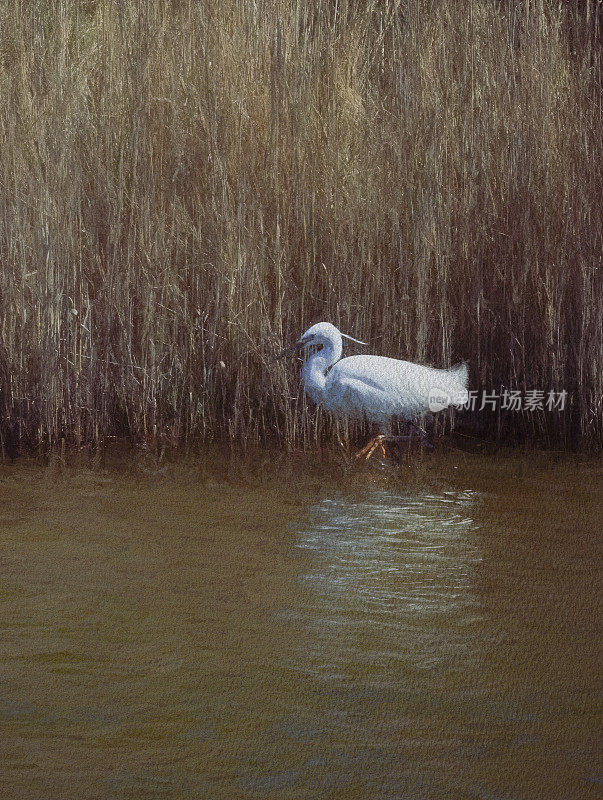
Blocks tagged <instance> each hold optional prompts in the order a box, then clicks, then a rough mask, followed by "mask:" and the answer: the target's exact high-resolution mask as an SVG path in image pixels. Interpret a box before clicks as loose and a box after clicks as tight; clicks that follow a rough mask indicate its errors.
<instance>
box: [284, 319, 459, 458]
mask: <svg viewBox="0 0 603 800" xmlns="http://www.w3.org/2000/svg"><path fill="white" fill-rule="evenodd" d="M342 339H348V340H350V341H352V342H357V343H358V344H362V345H364V344H366V343H365V342H361V341H359V340H358V339H354V338H353V337H352V336H347V335H346V334H345V333H341V331H339V330H338V329H337V328H336V327H335V325H332V324H331V323H330V322H318V323H317V324H316V325H312V327H311V328H308V330H307V331H306V332H305V333H304V335H303V336H302V337H301V339H300V340H299V341H298V342H296V344H295V345H294V348H295V351H296V352H297V353H298V354H302V355H303V359H304V366H303V370H302V379H303V384H304V390H305V392H306V394H308V395H309V396H310V397H311V398H312V400H314V402H315V403H317V404H319V403H322V405H323V406H324V407H325V408H326V410H327V411H330V412H331V413H332V414H333V416H334V417H335V418H336V419H337V420H338V421H339V420H362V419H365V420H367V421H368V422H372V423H376V424H377V425H379V428H380V433H379V434H378V435H377V436H375V437H374V438H373V439H371V441H370V442H369V443H368V444H367V445H366V447H364V448H363V449H362V450H360V452H359V453H357V454H356V457H359V456H364V457H365V458H367V459H368V458H370V456H371V455H372V454H373V453H374V451H375V450H376V449H377V448H379V450H380V451H381V453H383V454H385V448H384V442H385V441H386V440H388V439H389V440H393V439H397V438H401V437H393V436H392V422H393V419H394V418H395V417H397V418H399V419H401V420H404V421H405V422H408V423H411V424H413V423H416V422H417V421H418V420H420V419H422V418H423V417H424V416H425V415H426V414H428V413H433V412H435V411H441V410H442V409H444V408H447V407H448V406H458V405H463V404H465V403H466V402H467V399H468V393H467V381H468V371H467V364H466V363H463V364H458V365H457V366H455V367H451V368H450V369H434V368H433V367H425V366H423V365H421V364H413V363H411V362H409V361H400V360H399V359H396V358H386V357H385V356H373V355H370V356H369V355H362V356H348V357H347V358H341V354H342V351H343V341H342Z"/></svg>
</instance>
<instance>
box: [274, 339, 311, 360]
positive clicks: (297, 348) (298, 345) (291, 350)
mask: <svg viewBox="0 0 603 800" xmlns="http://www.w3.org/2000/svg"><path fill="white" fill-rule="evenodd" d="M305 345H306V341H305V340H304V339H300V340H299V342H295V344H290V345H289V347H285V349H284V350H283V351H282V353H281V354H280V355H278V356H277V359H280V358H290V357H291V356H299V354H300V353H301V351H302V350H303V349H304V347H305Z"/></svg>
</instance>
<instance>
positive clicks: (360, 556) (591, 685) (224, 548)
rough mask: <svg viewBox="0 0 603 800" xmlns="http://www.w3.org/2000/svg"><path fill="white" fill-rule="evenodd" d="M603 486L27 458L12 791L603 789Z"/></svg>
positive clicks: (9, 551) (200, 793) (14, 593)
mask: <svg viewBox="0 0 603 800" xmlns="http://www.w3.org/2000/svg"><path fill="white" fill-rule="evenodd" d="M315 462H316V463H315ZM600 490H601V484H600V473H599V467H598V464H597V463H595V462H592V461H588V460H580V459H577V458H573V457H569V456H564V457H558V456H554V457H553V456H550V455H539V456H525V455H524V456H521V455H509V456H486V455H475V454H473V455H472V454H466V453H459V454H454V453H452V454H446V455H441V454H437V453H435V454H432V455H429V456H421V457H420V458H419V457H418V461H417V463H414V462H413V461H412V459H411V460H410V461H409V462H408V463H404V464H402V465H401V466H394V465H387V466H385V467H381V466H379V465H378V464H377V465H371V464H369V465H364V466H360V467H358V466H349V465H347V466H346V465H345V464H344V465H343V466H342V465H341V464H339V463H335V462H332V463H331V462H326V463H325V462H324V461H322V462H318V460H317V458H315V456H313V455H312V454H310V455H306V456H304V457H294V456H284V455H282V454H277V453H269V452H266V453H264V454H256V455H254V456H253V457H247V459H243V458H238V457H232V456H226V457H224V458H222V457H221V456H220V455H219V454H217V453H212V454H211V455H210V454H208V455H207V456H206V457H202V458H200V459H199V460H198V462H187V463H178V464H171V465H169V466H167V467H165V469H164V471H162V472H158V473H157V474H154V475H149V474H147V471H141V470H139V469H137V468H136V465H135V464H134V465H132V467H131V468H125V467H123V466H121V467H115V468H114V467H111V468H103V469H101V468H98V467H97V468H96V469H85V468H71V467H64V466H63V467H60V466H56V465H55V466H54V467H53V468H44V467H40V466H37V465H33V464H27V463H24V464H15V465H6V466H4V467H1V468H0V554H1V560H2V564H1V576H0V577H1V580H0V625H1V627H2V636H1V638H0V651H1V659H0V795H1V796H2V797H7V798H8V797H10V798H45V799H48V798H52V799H54V798H61V799H63V798H64V799H65V800H68V799H69V798H78V800H85V799H87V798H137V799H138V798H191V799H192V798H195V799H197V798H211V799H212V800H214V798H215V799H216V800H221V799H222V798H224V799H225V800H226V799H228V800H236V799H237V798H250V799H253V798H267V799H271V798H310V799H313V798H342V799H343V798H346V799H347V798H370V800H394V799H395V800H403V799H404V800H432V798H433V799H434V800H435V799H436V798H453V800H463V799H464V798H467V799H473V798H479V799H483V800H494V799H496V800H523V799H525V800H529V799H532V798H533V799H534V800H536V798H539V799H540V798H568V799H569V798H591V797H593V798H594V797H596V796H600V795H599V794H598V793H599V792H600V791H601V783H602V782H603V778H602V773H601V765H600V761H599V756H600V750H599V724H598V721H599V717H598V713H599V711H600V705H598V704H599V702H600V688H601V683H600V677H601V676H600V656H601V651H600V645H599V642H600V620H601V617H600V605H599V603H600V600H599V598H600V584H599V575H600V572H599V569H600V541H601V502H600V500H601V497H600Z"/></svg>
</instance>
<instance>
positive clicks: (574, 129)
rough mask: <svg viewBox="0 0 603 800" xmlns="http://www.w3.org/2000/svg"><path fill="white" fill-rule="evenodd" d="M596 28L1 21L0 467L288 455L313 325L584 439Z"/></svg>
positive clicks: (458, 17) (108, 0)
mask: <svg viewBox="0 0 603 800" xmlns="http://www.w3.org/2000/svg"><path fill="white" fill-rule="evenodd" d="M597 8H598V7H597V6H596V4H595V3H594V2H588V0H587V2H586V3H582V4H580V5H578V4H573V3H564V4H559V3H558V2H547V0H524V2H500V1H499V2H497V1H496V0H407V1H404V0H366V1H365V2H358V1H354V0H338V1H337V2H335V1H334V0H320V1H319V2H317V3H309V2H301V0H294V1H293V2H285V0H256V1H255V2H253V1H252V0H222V1H221V2H216V1H215V0H200V1H198V0H180V2H177V0H172V1H171V2H169V1H168V0H147V2H133V0H88V2H83V1H82V0H80V1H79V2H78V1H76V0H30V1H29V2H24V0H21V2H19V0H12V1H11V2H8V0H0V9H1V22H2V24H1V27H0V93H1V95H0V96H1V101H2V102H1V103H0V131H1V138H2V156H1V160H0V186H1V194H0V259H1V274H0V430H1V431H2V433H1V436H2V442H3V444H4V446H5V447H7V446H9V445H10V446H12V447H15V446H17V445H16V443H20V445H19V446H21V447H22V448H25V447H47V446H53V445H56V444H57V443H58V442H60V441H61V440H66V441H67V442H71V443H73V444H75V445H79V444H84V443H100V442H102V441H103V440H104V439H105V438H106V437H107V436H110V435H120V434H128V435H131V436H133V437H136V438H139V439H145V440H148V439H162V440H169V441H173V442H182V441H184V440H187V439H191V437H197V438H199V437H202V436H205V437H210V436H215V435H228V436H231V437H233V438H239V437H240V438H241V439H243V440H246V441H249V440H257V439H262V438H270V437H277V438H278V439H279V440H280V441H281V442H284V443H291V444H295V443H300V442H303V441H307V440H308V439H309V438H310V437H311V436H313V435H314V432H315V431H316V430H318V429H319V428H317V426H319V427H320V426H321V425H322V422H321V421H320V419H317V418H316V416H315V415H314V412H313V411H312V410H311V409H308V408H307V407H306V406H305V404H304V402H303V401H302V398H301V396H300V392H299V388H298V376H297V374H296V365H295V364H287V363H285V362H274V361H273V357H274V356H275V354H276V353H277V352H278V351H279V349H280V348H281V346H282V344H283V342H288V341H289V340H292V339H293V338H296V337H297V336H298V335H299V334H300V333H301V332H302V331H303V330H304V329H305V327H307V326H308V325H309V324H310V323H312V322H316V321H318V320H320V319H326V320H330V321H332V322H334V323H335V324H337V325H339V326H340V327H341V328H342V329H343V330H344V331H346V332H348V333H351V334H353V335H356V336H358V337H360V338H363V339H365V340H366V339H368V340H370V342H371V344H372V347H373V349H374V351H376V352H379V353H382V354H389V355H394V356H397V357H401V358H406V359H409V360H416V361H421V362H425V363H432V364H434V365H436V366H444V365H447V364H450V363H452V362H454V361H457V360H459V359H461V358H467V359H468V360H469V365H470V374H471V385H472V387H479V386H484V387H487V388H489V389H494V390H496V389H500V387H501V386H506V387H511V388H517V389H533V388H538V389H540V388H541V389H548V388H556V389H559V390H561V389H563V388H565V389H566V390H567V391H568V392H569V393H570V398H571V399H570V404H569V409H568V410H566V412H565V413H563V414H557V415H553V414H547V413H546V412H543V413H539V412H533V413H532V414H531V415H524V416H522V415H518V414H516V415H515V416H514V417H513V419H512V420H511V423H510V425H511V427H509V428H508V429H505V430H503V435H507V434H509V435H510V434H512V433H514V432H515V433H517V432H519V433H520V434H522V435H526V434H531V435H536V436H543V435H546V436H547V437H549V439H550V440H551V441H552V440H556V441H560V442H562V443H569V442H572V441H576V440H580V441H584V442H586V441H590V442H598V443H600V442H601V438H602V430H603V424H602V400H601V398H602V395H603V370H602V350H603V344H602V337H601V331H602V329H603V317H602V313H603V312H602V304H601V260H602V252H603V225H602V215H601V197H602V196H603V195H602V190H603V180H602V170H603V168H602V164H603V160H602V149H603V145H602V142H603V138H602V137H601V120H602V116H603V115H602V105H601V97H602V95H601V50H600V47H601V40H600V27H599V16H598V13H599V12H598V11H597ZM499 422H500V421H499ZM319 432H320V431H319ZM11 443H12V444H11Z"/></svg>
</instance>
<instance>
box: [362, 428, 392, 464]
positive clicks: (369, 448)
mask: <svg viewBox="0 0 603 800" xmlns="http://www.w3.org/2000/svg"><path fill="white" fill-rule="evenodd" d="M386 438H387V437H386V436H385V434H383V433H379V434H378V435H377V436H375V437H374V438H373V439H371V440H370V442H369V443H368V444H367V445H366V447H363V448H362V450H359V451H358V452H357V453H356V458H360V456H364V460H365V461H368V460H369V458H370V457H371V456H372V455H373V453H374V452H375V450H377V449H378V450H379V452H380V453H381V455H382V456H384V455H385V445H384V444H383V442H384V441H385V440H386Z"/></svg>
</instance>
